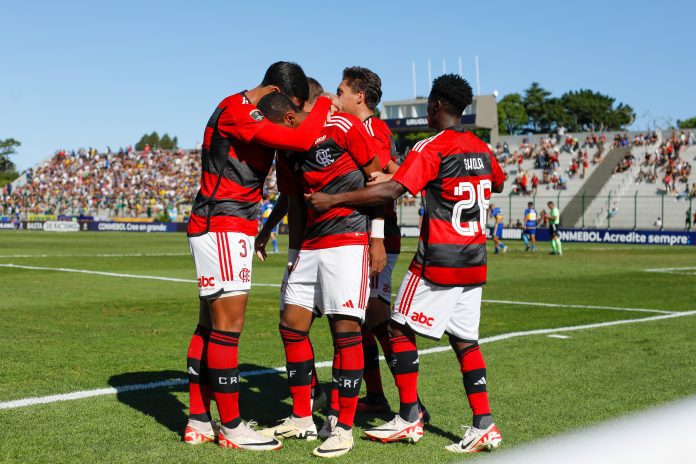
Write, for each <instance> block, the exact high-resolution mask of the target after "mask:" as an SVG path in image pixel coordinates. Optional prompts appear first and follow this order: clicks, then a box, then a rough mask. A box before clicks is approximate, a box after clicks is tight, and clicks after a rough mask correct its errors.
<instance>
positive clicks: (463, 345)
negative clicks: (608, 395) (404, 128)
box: [308, 74, 504, 453]
mask: <svg viewBox="0 0 696 464" xmlns="http://www.w3.org/2000/svg"><path fill="white" fill-rule="evenodd" d="M472 98H473V97H472V92H471V87H470V86H469V84H468V83H467V82H466V81H465V80H464V79H462V78H461V77H459V76H457V75H453V74H450V75H444V76H440V77H439V78H437V79H436V80H435V81H434V82H433V87H432V90H431V92H430V96H429V98H428V124H429V126H430V127H431V128H433V129H436V130H438V131H439V132H438V133H437V134H436V135H435V136H433V137H430V138H428V139H426V140H423V141H421V142H419V143H417V144H416V145H415V146H414V148H413V149H412V150H411V152H410V153H409V154H408V156H407V158H406V161H404V163H403V164H402V165H401V166H400V167H399V170H398V171H397V172H396V174H394V176H393V178H392V179H391V180H388V181H387V182H384V183H380V184H377V185H371V186H369V187H367V188H364V189H361V190H358V191H355V192H349V193H342V194H337V195H326V194H323V193H318V194H314V195H312V196H311V198H309V199H308V201H309V203H310V205H311V206H312V207H313V208H315V209H317V210H318V211H324V210H327V209H330V208H336V207H342V206H345V205H352V206H367V205H374V204H379V203H381V202H385V201H393V200H395V199H396V198H398V197H399V196H401V195H402V194H404V193H405V192H406V191H409V192H411V193H412V194H414V195H416V194H418V193H419V192H421V191H424V192H425V195H426V211H425V216H424V218H423V226H422V228H421V237H420V241H419V244H418V251H417V253H416V256H415V257H414V259H413V261H412V263H411V266H410V268H409V272H408V273H407V274H406V277H405V278H404V281H403V282H402V285H401V288H400V290H399V293H398V295H397V299H396V303H395V305H394V310H393V312H392V318H391V322H390V332H391V335H392V337H391V349H392V353H393V355H392V358H391V363H392V365H393V372H394V376H395V379H396V384H397V387H398V389H399V399H400V408H399V414H398V415H396V417H395V418H394V419H393V420H392V421H390V422H388V423H386V424H384V425H382V426H380V427H376V428H373V429H370V430H367V431H366V432H365V433H366V435H367V436H368V437H370V438H373V439H377V440H380V441H383V442H389V441H399V440H410V441H418V440H419V439H420V438H421V437H422V435H423V427H422V422H421V418H420V410H419V407H418V401H417V397H418V396H417V389H416V385H417V379H418V365H419V363H418V351H417V348H416V342H415V335H416V334H419V335H422V336H425V337H429V338H434V339H439V338H441V337H442V335H443V333H445V332H446V333H447V334H448V336H449V340H450V343H451V345H452V347H453V349H454V351H455V353H456V354H457V358H458V360H459V363H460V367H461V372H462V375H463V380H464V387H465V390H466V394H467V398H468V400H469V405H470V407H471V409H472V411H473V424H472V426H471V427H467V428H466V432H465V434H464V437H463V438H462V440H461V441H460V442H458V443H453V444H452V445H450V446H448V447H447V449H448V450H449V451H453V452H460V453H465V452H476V451H482V450H490V449H493V448H495V447H497V446H498V445H499V444H500V441H501V436H500V431H499V430H498V428H497V427H496V425H495V424H494V423H493V420H492V416H491V412H490V406H489V403H488V393H487V381H486V364H485V362H484V359H483V356H482V355H481V351H480V349H479V347H478V326H479V320H480V310H481V286H482V285H483V284H484V283H485V282H486V247H485V240H486V232H485V224H486V209H487V208H488V205H489V201H490V196H491V192H501V191H502V189H503V182H504V175H503V172H502V170H501V168H500V166H499V165H498V163H497V161H496V159H495V157H494V156H493V155H492V154H491V152H490V150H489V148H488V146H487V145H486V144H485V143H484V142H483V141H482V140H480V139H478V138H477V137H476V136H474V135H473V134H471V133H470V132H466V131H462V130H461V129H460V127H461V114H462V113H463V111H464V109H465V108H466V106H468V105H469V104H471V101H472Z"/></svg>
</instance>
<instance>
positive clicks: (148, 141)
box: [135, 131, 179, 151]
mask: <svg viewBox="0 0 696 464" xmlns="http://www.w3.org/2000/svg"><path fill="white" fill-rule="evenodd" d="M147 145H149V146H150V148H151V149H155V148H161V149H163V150H173V149H175V148H179V141H178V140H177V138H176V137H170V136H169V134H167V133H165V134H164V135H163V136H162V137H160V136H159V134H158V133H157V131H155V132H153V133H152V134H150V135H148V134H144V135H143V136H142V137H140V140H139V141H138V143H136V144H135V149H136V150H137V151H142V150H144V149H145V147H146V146H147Z"/></svg>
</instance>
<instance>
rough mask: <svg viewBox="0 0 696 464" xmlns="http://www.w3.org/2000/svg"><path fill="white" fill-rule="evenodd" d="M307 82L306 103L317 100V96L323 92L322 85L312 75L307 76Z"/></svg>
mask: <svg viewBox="0 0 696 464" xmlns="http://www.w3.org/2000/svg"><path fill="white" fill-rule="evenodd" d="M307 82H308V83H309V97H307V103H314V102H315V101H317V98H319V96H320V95H321V94H322V93H324V87H322V86H321V84H320V83H319V81H318V80H316V79H315V78H313V77H308V78H307Z"/></svg>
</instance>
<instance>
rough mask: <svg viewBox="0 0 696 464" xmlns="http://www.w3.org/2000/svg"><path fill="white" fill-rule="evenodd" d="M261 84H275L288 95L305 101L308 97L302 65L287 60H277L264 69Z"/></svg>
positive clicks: (307, 86) (307, 85) (307, 84)
mask: <svg viewBox="0 0 696 464" xmlns="http://www.w3.org/2000/svg"><path fill="white" fill-rule="evenodd" d="M261 85H263V86H266V85H276V86H278V88H279V89H280V91H281V92H282V93H284V94H286V95H288V96H289V97H295V98H297V99H298V100H300V101H302V102H305V101H307V98H308V97H309V83H307V76H306V75H305V73H304V71H303V70H302V67H300V65H299V64H297V63H291V62H289V61H278V62H276V63H273V64H272V65H270V66H269V67H268V69H267V70H266V74H265V75H264V76H263V80H262V81H261Z"/></svg>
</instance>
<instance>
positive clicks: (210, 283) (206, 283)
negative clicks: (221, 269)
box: [198, 276, 215, 288]
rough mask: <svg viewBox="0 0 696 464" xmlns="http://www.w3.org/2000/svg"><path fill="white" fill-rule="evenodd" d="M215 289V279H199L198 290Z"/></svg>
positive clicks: (204, 277)
mask: <svg viewBox="0 0 696 464" xmlns="http://www.w3.org/2000/svg"><path fill="white" fill-rule="evenodd" d="M208 287H215V277H206V276H203V277H199V278H198V288H208Z"/></svg>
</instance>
